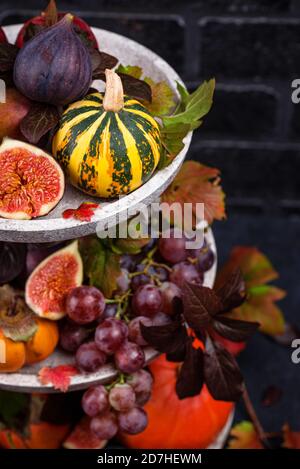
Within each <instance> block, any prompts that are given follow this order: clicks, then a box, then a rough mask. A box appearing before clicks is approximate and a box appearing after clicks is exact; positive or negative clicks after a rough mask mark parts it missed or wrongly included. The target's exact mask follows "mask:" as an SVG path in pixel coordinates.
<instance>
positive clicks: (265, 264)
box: [216, 246, 286, 336]
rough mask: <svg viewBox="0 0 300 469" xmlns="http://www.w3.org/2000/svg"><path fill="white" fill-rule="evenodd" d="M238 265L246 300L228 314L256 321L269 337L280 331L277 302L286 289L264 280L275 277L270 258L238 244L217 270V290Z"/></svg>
mask: <svg viewBox="0 0 300 469" xmlns="http://www.w3.org/2000/svg"><path fill="white" fill-rule="evenodd" d="M237 268H239V269H240V270H241V272H242V276H243V279H244V282H245V285H246V296H247V299H246V301H245V302H244V303H243V304H242V305H241V306H240V307H238V308H235V309H233V311H232V312H231V317H232V318H234V319H240V320H243V321H252V322H258V323H259V324H260V330H261V331H262V332H264V333H265V334H269V335H272V336H275V335H279V334H283V332H284V327H285V320H284V316H283V314H282V311H281V310H280V308H279V307H278V306H277V304H276V302H277V301H279V300H281V299H282V298H284V297H285V294H286V293H285V291H284V290H282V289H280V288H278V287H275V286H273V285H267V282H269V281H271V280H274V279H276V278H277V277H278V273H277V272H276V270H275V269H274V267H273V265H272V264H271V262H270V261H269V259H268V258H267V257H266V256H265V255H264V254H263V253H262V252H260V251H259V250H258V249H257V248H255V247H249V246H237V247H235V248H234V249H233V250H232V251H231V253H230V256H229V259H228V261H227V262H226V263H225V265H224V266H223V267H222V269H221V270H220V271H219V272H218V275H217V279H216V288H217V289H218V288H219V287H220V286H221V285H222V284H223V283H224V280H225V279H226V278H228V275H229V273H230V272H232V271H233V270H235V269H237Z"/></svg>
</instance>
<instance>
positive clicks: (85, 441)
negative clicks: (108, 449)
mask: <svg viewBox="0 0 300 469" xmlns="http://www.w3.org/2000/svg"><path fill="white" fill-rule="evenodd" d="M90 422H91V419H90V418H89V417H83V418H82V420H80V422H79V423H78V424H77V425H76V427H75V428H74V430H73V431H72V433H71V434H70V435H69V436H68V438H67V439H66V440H65V442H64V443H63V447H64V448H66V449H101V448H104V446H106V444H107V441H106V440H101V439H100V438H98V437H97V436H96V435H95V434H94V433H93V432H92V431H91V429H90Z"/></svg>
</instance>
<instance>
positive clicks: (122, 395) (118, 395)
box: [109, 384, 135, 412]
mask: <svg viewBox="0 0 300 469" xmlns="http://www.w3.org/2000/svg"><path fill="white" fill-rule="evenodd" d="M109 402H110V405H111V406H112V407H113V409H115V410H117V411H118V412H127V411H128V410H130V409H132V408H133V407H134V406H135V393H134V390H133V388H132V387H131V386H130V385H129V384H116V385H115V386H114V387H113V388H112V389H111V390H110V393H109Z"/></svg>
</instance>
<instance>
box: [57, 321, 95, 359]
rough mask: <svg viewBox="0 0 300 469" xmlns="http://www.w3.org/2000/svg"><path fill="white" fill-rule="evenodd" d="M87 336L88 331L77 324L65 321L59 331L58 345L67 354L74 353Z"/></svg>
mask: <svg viewBox="0 0 300 469" xmlns="http://www.w3.org/2000/svg"><path fill="white" fill-rule="evenodd" d="M89 334H90V333H89V331H87V330H86V329H84V328H83V327H81V326H79V325H78V324H75V323H72V322H71V321H67V322H66V323H65V324H64V325H63V327H62V329H61V331H60V345H61V347H62V348H63V349H64V350H66V351H67V352H76V350H77V349H78V347H79V346H80V345H81V344H82V343H83V342H84V341H85V340H86V339H87V338H88V336H89Z"/></svg>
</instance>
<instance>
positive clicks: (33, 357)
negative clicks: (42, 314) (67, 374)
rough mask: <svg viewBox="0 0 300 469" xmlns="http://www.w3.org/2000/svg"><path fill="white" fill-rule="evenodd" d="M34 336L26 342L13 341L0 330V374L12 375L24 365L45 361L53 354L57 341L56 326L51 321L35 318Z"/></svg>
mask: <svg viewBox="0 0 300 469" xmlns="http://www.w3.org/2000/svg"><path fill="white" fill-rule="evenodd" d="M35 322H36V325H37V329H36V332H35V333H34V335H33V336H32V337H31V338H30V339H29V340H28V341H27V342H26V341H21V340H18V341H13V340H12V339H9V338H7V337H5V335H4V333H3V331H1V330H0V373H14V372H16V371H18V370H19V369H20V368H22V367H23V366H24V365H25V364H29V365H31V364H33V363H37V362H40V361H42V360H45V358H47V357H48V356H49V355H51V354H52V353H53V352H54V349H55V347H56V345H57V343H58V340H59V332H58V326H57V324H56V323H54V322H53V321H48V320H47V319H41V318H35Z"/></svg>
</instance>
